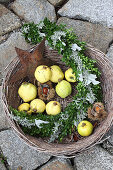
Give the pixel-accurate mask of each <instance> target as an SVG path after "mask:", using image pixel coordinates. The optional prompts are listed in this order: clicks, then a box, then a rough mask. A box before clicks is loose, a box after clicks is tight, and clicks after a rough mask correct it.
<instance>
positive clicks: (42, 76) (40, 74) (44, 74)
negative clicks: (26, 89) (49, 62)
mask: <svg viewBox="0 0 113 170" xmlns="http://www.w3.org/2000/svg"><path fill="white" fill-rule="evenodd" d="M35 78H36V79H37V80H38V81H39V82H40V83H45V82H47V81H49V80H50V78H51V70H50V68H49V67H48V66H46V65H40V66H38V67H37V68H36V70H35Z"/></svg>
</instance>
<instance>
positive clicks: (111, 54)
mask: <svg viewBox="0 0 113 170" xmlns="http://www.w3.org/2000/svg"><path fill="white" fill-rule="evenodd" d="M106 55H107V57H108V58H109V59H110V60H111V61H112V62H113V44H112V45H111V46H110V48H109V49H108V52H107V54H106Z"/></svg>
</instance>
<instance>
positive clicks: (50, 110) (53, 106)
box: [46, 101, 61, 115]
mask: <svg viewBox="0 0 113 170" xmlns="http://www.w3.org/2000/svg"><path fill="white" fill-rule="evenodd" d="M60 112H61V105H60V103H59V102H57V101H50V102H49V103H47V105H46V113H47V114H48V115H57V114H59V113H60Z"/></svg>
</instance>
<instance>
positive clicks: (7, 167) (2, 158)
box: [0, 147, 10, 170]
mask: <svg viewBox="0 0 113 170" xmlns="http://www.w3.org/2000/svg"><path fill="white" fill-rule="evenodd" d="M1 160H2V162H3V164H4V166H5V168H6V170H10V166H9V164H8V162H7V158H6V157H5V156H4V154H3V152H2V149H1V147H0V161H1ZM1 170H2V169H1Z"/></svg>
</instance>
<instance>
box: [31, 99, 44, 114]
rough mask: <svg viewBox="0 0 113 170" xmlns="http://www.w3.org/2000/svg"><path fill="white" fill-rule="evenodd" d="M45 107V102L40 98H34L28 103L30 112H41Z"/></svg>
mask: <svg viewBox="0 0 113 170" xmlns="http://www.w3.org/2000/svg"><path fill="white" fill-rule="evenodd" d="M45 108H46V105H45V103H44V102H43V100H41V99H34V100H33V101H31V103H30V109H31V111H32V112H36V113H42V112H44V110H45Z"/></svg>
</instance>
